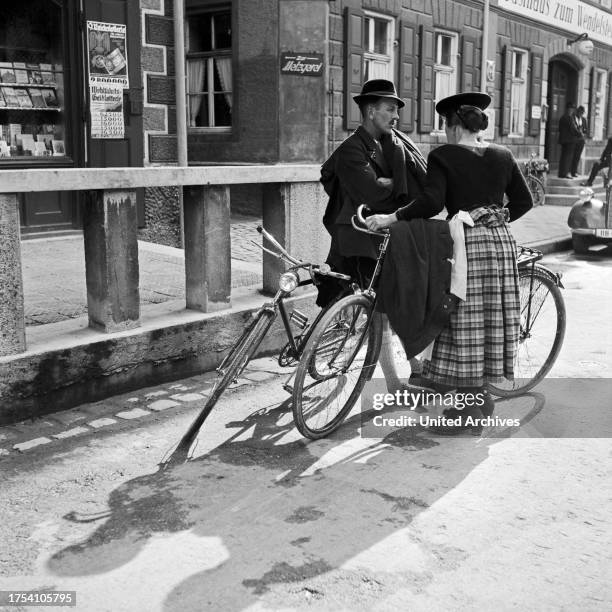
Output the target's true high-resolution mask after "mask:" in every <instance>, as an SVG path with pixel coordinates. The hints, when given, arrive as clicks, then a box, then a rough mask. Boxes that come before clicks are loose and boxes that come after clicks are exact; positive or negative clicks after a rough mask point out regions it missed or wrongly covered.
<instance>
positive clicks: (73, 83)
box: [0, 0, 612, 244]
mask: <svg viewBox="0 0 612 612" xmlns="http://www.w3.org/2000/svg"><path fill="white" fill-rule="evenodd" d="M176 1H177V0H139V2H137V1H133V0H129V1H128V0H112V1H111V0H20V2H12V1H8V2H4V3H3V6H2V8H0V79H1V82H0V90H1V92H2V94H3V96H2V98H1V99H0V118H1V119H2V120H1V121H0V125H1V126H2V134H1V135H0V167H14V168H15V167H16V168H24V169H29V168H36V167H41V166H42V167H49V166H51V167H58V168H63V167H81V166H94V167H97V166H106V167H108V166H143V165H145V166H146V165H158V164H159V165H162V164H163V165H166V164H172V163H176V161H177V158H178V149H177V123H176V116H177V115H176V92H177V79H176V76H175V61H176V58H175V53H174V49H175V45H174V32H175V23H174V13H173V7H174V3H175V2H176ZM182 1H183V2H184V13H185V18H184V20H183V23H181V24H178V25H179V31H180V32H181V33H182V35H183V39H184V41H185V58H184V66H185V83H184V88H185V94H186V109H185V114H186V123H187V126H186V128H187V156H188V160H189V164H274V163H280V162H282V163H320V162H322V161H323V160H324V159H325V157H326V156H327V155H328V154H329V153H330V152H331V151H332V150H333V149H334V147H335V146H337V145H338V144H339V142H341V141H342V140H343V139H344V138H346V137H347V136H348V134H349V133H350V132H351V130H353V129H354V128H355V127H356V126H357V125H358V123H359V116H358V110H357V106H356V105H355V104H354V102H353V101H352V96H353V95H354V94H355V93H356V92H358V91H359V90H360V88H361V84H362V83H363V81H364V80H366V79H368V78H375V77H386V78H390V79H392V80H394V81H395V82H396V83H397V85H398V89H399V93H400V95H401V96H402V97H403V98H405V99H406V101H407V104H406V106H405V108H404V109H403V110H402V114H401V118H400V129H402V130H404V131H405V132H407V133H408V134H409V135H410V136H411V138H412V139H413V140H414V141H415V142H416V143H417V144H418V145H419V146H420V147H421V148H422V150H423V152H424V153H427V152H428V151H429V150H430V149H431V148H432V147H435V146H437V145H439V144H441V143H443V142H444V133H443V131H442V129H441V127H442V126H441V124H440V123H439V120H438V118H437V117H436V114H435V112H434V106H435V103H436V101H437V100H439V99H441V98H443V97H445V96H447V95H450V94H452V93H456V92H458V91H478V90H486V91H487V92H489V93H490V94H491V96H492V98H493V103H492V105H491V108H490V111H489V113H490V121H489V124H490V125H489V129H488V131H487V134H486V135H485V137H486V138H488V139H490V140H492V141H495V142H498V143H501V144H504V145H506V146H508V147H510V148H511V149H512V151H513V152H514V153H515V155H516V156H517V157H518V158H520V159H524V158H527V157H529V155H530V154H531V153H536V154H538V155H540V156H544V157H546V158H547V159H548V160H549V162H550V163H551V166H552V168H553V169H554V168H555V167H556V164H557V161H558V158H559V146H558V144H557V126H558V120H559V117H560V116H561V115H562V114H563V112H564V109H565V106H566V104H567V103H568V102H574V103H575V104H577V105H582V106H584V107H585V108H586V116H587V119H588V124H589V132H590V139H589V141H588V144H587V147H586V149H585V154H584V161H583V163H584V164H585V165H586V166H587V167H588V165H589V164H590V160H591V159H593V158H595V157H597V156H598V155H599V152H600V150H601V148H602V147H603V145H604V142H605V140H606V138H607V136H608V135H610V134H611V133H612V93H611V92H612V87H611V84H612V5H611V3H612V0H182ZM112 60H115V61H114V63H113V62H112ZM37 81H39V82H37ZM78 197H79V196H77V195H71V194H62V193H55V194H45V195H44V196H36V197H34V196H32V197H30V196H29V195H28V196H26V197H25V198H24V201H23V203H22V207H21V216H22V227H23V231H24V232H36V231H41V230H44V229H61V228H74V227H79V224H80V217H79V208H80V203H79V201H78ZM259 197H260V194H259V193H258V191H257V189H256V188H254V187H249V186H245V187H241V188H240V189H238V188H235V189H234V188H233V189H232V203H233V205H234V206H236V207H237V209H240V207H241V206H244V207H245V208H247V209H250V210H252V209H253V207H254V206H255V207H256V206H257V204H256V202H257V200H258V199H259ZM138 199H139V206H138V210H139V225H140V226H141V232H142V236H143V237H144V238H148V239H151V240H156V241H160V242H165V243H168V244H176V242H177V240H178V235H179V233H178V224H179V221H178V219H179V205H178V201H179V200H178V194H177V193H176V192H175V191H173V190H171V189H163V188H160V189H149V190H146V191H143V192H142V193H139V194H138Z"/></svg>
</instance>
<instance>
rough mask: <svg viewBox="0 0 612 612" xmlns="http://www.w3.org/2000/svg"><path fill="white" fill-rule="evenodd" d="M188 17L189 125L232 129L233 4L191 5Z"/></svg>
mask: <svg viewBox="0 0 612 612" xmlns="http://www.w3.org/2000/svg"><path fill="white" fill-rule="evenodd" d="M194 4H195V3H194ZM186 21H187V24H186V35H187V45H186V46H187V49H186V51H187V58H186V59H187V100H188V110H189V119H188V121H189V124H188V125H189V128H192V129H197V128H203V129H214V130H215V131H223V130H229V129H231V126H232V92H233V86H232V19H231V10H230V7H225V8H223V9H219V8H216V9H215V10H207V9H206V8H195V7H194V8H190V7H188V9H187V20H186Z"/></svg>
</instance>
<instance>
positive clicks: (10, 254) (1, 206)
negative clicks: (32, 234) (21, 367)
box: [0, 193, 26, 356]
mask: <svg viewBox="0 0 612 612" xmlns="http://www.w3.org/2000/svg"><path fill="white" fill-rule="evenodd" d="M25 350H26V343H25V322H24V310H23V278H22V276H21V245H20V242H19V201H18V198H17V194H14V193H8V194H7V193H0V356H2V355H12V354H14V353H23V351H25Z"/></svg>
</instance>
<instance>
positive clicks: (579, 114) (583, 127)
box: [570, 106, 589, 178]
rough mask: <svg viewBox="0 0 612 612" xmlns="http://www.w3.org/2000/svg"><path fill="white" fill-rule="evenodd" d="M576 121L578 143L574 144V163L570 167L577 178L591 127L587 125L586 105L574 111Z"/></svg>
mask: <svg viewBox="0 0 612 612" xmlns="http://www.w3.org/2000/svg"><path fill="white" fill-rule="evenodd" d="M574 122H575V123H576V128H577V129H578V132H579V134H578V135H577V136H576V144H575V146H574V154H573V156H572V165H571V168H570V173H571V175H572V176H573V177H574V178H576V177H577V176H578V164H579V163H580V156H581V155H582V151H583V149H584V144H585V142H586V139H587V138H588V133H589V128H588V126H587V120H586V118H585V116H584V106H579V107H578V108H577V109H576V112H575V113H574Z"/></svg>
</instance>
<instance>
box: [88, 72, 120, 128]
mask: <svg viewBox="0 0 612 612" xmlns="http://www.w3.org/2000/svg"><path fill="white" fill-rule="evenodd" d="M89 109H90V117H91V121H90V129H91V137H92V138H124V137H125V125H124V122H123V86H122V85H121V84H120V83H103V84H100V85H90V86H89Z"/></svg>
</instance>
